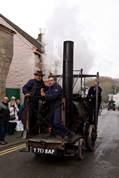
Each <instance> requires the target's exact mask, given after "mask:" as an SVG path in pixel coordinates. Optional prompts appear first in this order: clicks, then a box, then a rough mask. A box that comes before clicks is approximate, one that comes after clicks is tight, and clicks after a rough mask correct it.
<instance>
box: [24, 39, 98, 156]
mask: <svg viewBox="0 0 119 178" xmlns="http://www.w3.org/2000/svg"><path fill="white" fill-rule="evenodd" d="M73 45H74V44H73V42H72V41H65V42H64V49H63V76H57V77H61V79H62V85H63V98H62V105H61V109H62V122H63V123H64V124H65V125H66V127H68V128H69V129H70V130H72V131H73V132H74V133H75V134H74V136H73V137H72V139H71V140H70V141H68V140H67V141H66V140H65V139H63V138H61V137H56V136H50V135H49V134H47V133H39V134H38V135H36V136H34V137H29V136H28V137H27V139H26V144H27V149H28V151H29V152H33V153H35V154H36V155H48V154H50V155H64V156H76V157H77V158H78V159H84V157H85V151H86V150H89V151H93V150H94V147H95V141H96V137H97V123H98V110H97V107H98V105H97V103H98V96H97V94H96V103H95V105H96V108H95V117H94V118H95V119H92V120H91V121H90V117H91V113H90V111H91V110H90V107H89V105H90V103H89V101H88V98H87V97H86V93H85V92H82V88H83V87H82V84H83V81H84V82H85V79H86V78H87V77H91V78H92V77H94V78H97V81H99V74H98V73H97V74H96V75H87V74H83V70H82V69H81V71H79V73H78V74H74V73H73ZM79 80H80V82H78V83H80V88H81V92H80V93H79V92H78V93H74V92H73V88H74V86H75V84H76V81H79ZM83 89H84V88H83ZM96 90H97V91H96V93H98V87H97V89H96ZM83 91H84V90H83ZM39 112H40V111H39ZM46 115H47V113H46ZM45 117H46V116H45V115H43V116H42V119H43V120H44V121H46V118H45ZM27 119H28V118H27ZM40 123H42V124H43V122H40ZM39 126H41V125H40V124H39ZM27 129H29V127H28V122H27Z"/></svg>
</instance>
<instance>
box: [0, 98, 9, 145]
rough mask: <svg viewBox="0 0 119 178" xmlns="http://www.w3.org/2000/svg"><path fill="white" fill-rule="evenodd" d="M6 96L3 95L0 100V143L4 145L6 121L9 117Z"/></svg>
mask: <svg viewBox="0 0 119 178" xmlns="http://www.w3.org/2000/svg"><path fill="white" fill-rule="evenodd" d="M8 101H9V99H8V97H6V96H5V97H4V98H3V100H2V103H1V102H0V144H1V145H5V144H7V142H6V141H5V136H6V133H7V126H8V121H9V118H10V115H9V109H8Z"/></svg>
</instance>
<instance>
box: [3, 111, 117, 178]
mask: <svg viewBox="0 0 119 178" xmlns="http://www.w3.org/2000/svg"><path fill="white" fill-rule="evenodd" d="M20 147H21V148H24V144H23V143H20V144H19V146H18V145H17V146H16V149H15V145H14V146H12V147H11V152H9V151H8V153H7V152H6V151H5V150H4V152H0V178H119V161H118V160H119V111H107V110H103V112H102V114H101V116H100V117H99V123H98V139H97V141H96V149H95V152H94V153H86V157H85V160H83V161H78V160H76V159H75V158H60V159H59V158H56V157H46V158H42V159H41V158H40V157H35V156H34V154H32V153H26V152H20V149H21V148H20ZM3 153H4V154H3ZM5 153H6V154H5Z"/></svg>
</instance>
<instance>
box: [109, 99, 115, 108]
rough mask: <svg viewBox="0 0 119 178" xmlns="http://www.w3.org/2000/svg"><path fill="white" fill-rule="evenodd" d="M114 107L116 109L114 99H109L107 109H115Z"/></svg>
mask: <svg viewBox="0 0 119 178" xmlns="http://www.w3.org/2000/svg"><path fill="white" fill-rule="evenodd" d="M115 109H116V105H115V101H113V100H110V101H109V103H108V110H113V111H115Z"/></svg>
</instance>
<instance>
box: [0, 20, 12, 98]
mask: <svg viewBox="0 0 119 178" xmlns="http://www.w3.org/2000/svg"><path fill="white" fill-rule="evenodd" d="M13 35H14V32H13V31H12V30H10V29H9V28H6V27H5V26H3V25H1V24H0V98H1V97H3V96H4V95H5V86H6V78H7V75H8V71H9V67H10V64H11V61H12V57H13Z"/></svg>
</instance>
